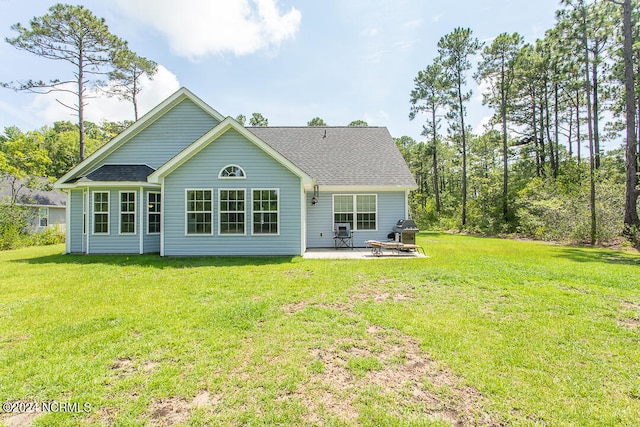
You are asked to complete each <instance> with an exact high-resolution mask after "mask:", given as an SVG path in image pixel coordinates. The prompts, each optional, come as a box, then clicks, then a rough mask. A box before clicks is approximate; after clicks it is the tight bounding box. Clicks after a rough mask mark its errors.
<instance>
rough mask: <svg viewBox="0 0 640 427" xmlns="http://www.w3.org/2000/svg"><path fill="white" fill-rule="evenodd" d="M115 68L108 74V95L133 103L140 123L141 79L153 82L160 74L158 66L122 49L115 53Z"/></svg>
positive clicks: (135, 116) (134, 111)
mask: <svg viewBox="0 0 640 427" xmlns="http://www.w3.org/2000/svg"><path fill="white" fill-rule="evenodd" d="M113 67H114V68H113V70H111V71H110V72H109V74H108V76H109V84H108V85H107V94H108V95H110V96H117V97H118V98H119V99H120V100H122V101H129V102H131V103H132V104H133V114H134V118H135V121H138V94H140V92H141V91H142V87H141V86H140V83H141V79H142V78H143V77H144V76H146V77H147V78H148V79H149V80H152V79H153V76H154V75H155V74H156V73H157V72H158V64H156V63H155V62H154V61H151V60H149V59H147V58H143V57H141V56H138V55H137V54H136V53H134V52H132V51H130V50H129V49H121V50H118V51H116V52H115V53H114V57H113Z"/></svg>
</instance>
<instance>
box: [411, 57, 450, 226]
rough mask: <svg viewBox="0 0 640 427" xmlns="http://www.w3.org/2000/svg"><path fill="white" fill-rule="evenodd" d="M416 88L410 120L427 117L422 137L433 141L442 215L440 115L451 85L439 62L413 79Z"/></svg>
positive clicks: (437, 196)
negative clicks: (439, 168) (417, 115)
mask: <svg viewBox="0 0 640 427" xmlns="http://www.w3.org/2000/svg"><path fill="white" fill-rule="evenodd" d="M413 82H414V88H413V90H412V91H411V95H410V102H411V112H410V113H409V119H410V120H413V119H414V118H415V117H416V114H418V113H424V114H426V115H427V124H426V125H425V126H423V128H422V129H423V130H422V135H424V136H426V137H428V138H430V139H431V143H430V144H429V149H428V152H429V153H430V154H431V160H432V162H431V165H432V168H433V191H434V195H435V203H436V212H437V213H438V214H439V213H440V191H439V188H438V187H439V185H438V184H439V181H438V140H439V133H438V131H439V129H440V121H441V119H440V118H439V117H438V114H439V113H442V110H443V109H444V108H445V106H446V105H447V103H448V102H449V90H450V87H451V84H450V82H449V81H447V79H446V76H445V74H444V70H443V69H442V65H441V64H440V63H438V62H437V61H436V62H434V63H433V64H431V65H428V66H427V67H426V68H425V69H424V71H419V72H418V76H417V77H415V78H414V79H413Z"/></svg>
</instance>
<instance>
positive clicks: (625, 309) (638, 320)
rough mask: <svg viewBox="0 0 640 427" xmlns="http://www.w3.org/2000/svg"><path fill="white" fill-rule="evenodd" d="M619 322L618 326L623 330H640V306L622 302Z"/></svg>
mask: <svg viewBox="0 0 640 427" xmlns="http://www.w3.org/2000/svg"><path fill="white" fill-rule="evenodd" d="M617 321H618V326H620V327H622V328H625V329H631V330H634V331H636V330H640V304H636V303H633V302H630V301H624V300H623V301H621V302H620V309H619V310H618V319H617Z"/></svg>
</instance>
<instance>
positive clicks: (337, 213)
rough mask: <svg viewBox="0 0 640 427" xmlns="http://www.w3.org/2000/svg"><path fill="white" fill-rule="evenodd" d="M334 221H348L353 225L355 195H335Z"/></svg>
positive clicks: (352, 227)
mask: <svg viewBox="0 0 640 427" xmlns="http://www.w3.org/2000/svg"><path fill="white" fill-rule="evenodd" d="M333 222H334V223H338V222H346V223H348V224H349V225H351V229H352V230H353V229H355V227H354V226H353V196H352V195H343V194H336V195H334V196H333Z"/></svg>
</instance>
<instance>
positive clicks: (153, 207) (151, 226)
mask: <svg viewBox="0 0 640 427" xmlns="http://www.w3.org/2000/svg"><path fill="white" fill-rule="evenodd" d="M147 197H148V199H149V200H148V203H147V205H148V208H149V211H148V216H147V233H148V234H157V233H160V212H161V210H160V207H161V206H160V202H161V201H160V197H161V196H160V193H147Z"/></svg>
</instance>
